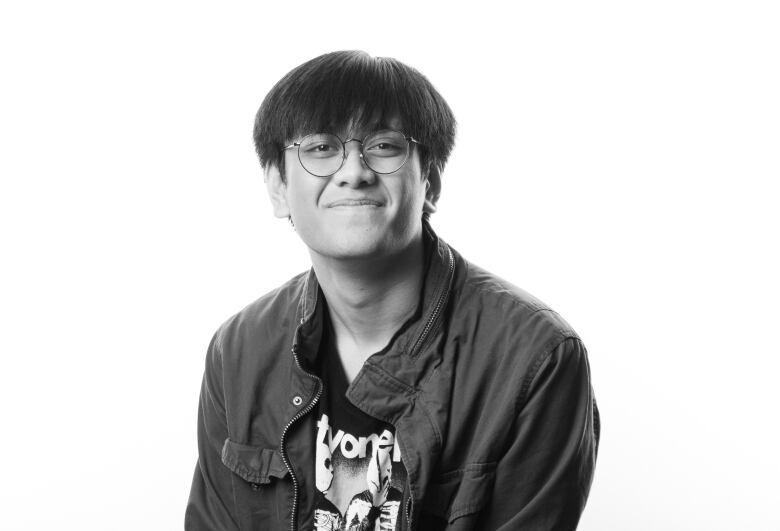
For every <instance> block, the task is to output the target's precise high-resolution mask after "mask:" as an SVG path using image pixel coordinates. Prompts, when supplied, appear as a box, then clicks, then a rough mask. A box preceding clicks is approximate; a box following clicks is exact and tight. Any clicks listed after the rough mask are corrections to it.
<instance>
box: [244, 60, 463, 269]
mask: <svg viewBox="0 0 780 531" xmlns="http://www.w3.org/2000/svg"><path fill="white" fill-rule="evenodd" d="M382 130H395V131H399V132H401V133H402V135H403V136H402V137H401V138H403V137H406V138H408V139H409V140H408V143H406V142H407V141H404V143H403V149H404V150H407V152H408V159H407V160H406V161H405V162H404V163H403V166H402V167H400V168H399V169H398V170H396V171H391V172H390V173H384V172H383V171H382V167H380V165H379V164H372V163H371V161H372V160H375V159H372V154H371V152H369V146H366V145H364V144H362V143H361V141H362V140H364V138H365V137H366V136H367V135H370V134H371V133H375V132H377V131H382ZM315 133H331V134H333V135H335V136H336V137H338V139H340V141H346V142H347V143H346V144H344V145H343V151H342V147H341V143H340V142H339V141H338V140H337V141H335V142H331V143H330V147H328V145H322V146H319V151H318V153H317V156H320V155H321V152H322V151H328V150H329V151H330V152H337V157H336V158H338V159H339V160H341V159H343V165H342V166H341V167H340V168H339V167H338V161H336V165H335V166H333V167H334V168H338V169H337V170H335V173H333V174H330V175H322V176H318V175H321V174H322V173H326V174H327V173H328V172H318V171H317V169H314V171H311V170H312V168H311V167H309V168H308V169H307V168H306V165H302V163H301V161H302V158H303V162H306V160H305V155H303V156H302V158H301V157H299V149H302V148H299V147H298V145H297V144H298V143H300V142H301V141H303V140H304V139H305V138H306V137H307V135H312V134H315ZM331 138H332V137H331ZM454 139H455V119H454V117H453V114H452V111H451V110H450V108H449V106H448V105H447V103H446V102H445V101H444V99H443V98H442V97H441V95H440V94H439V93H438V92H437V91H436V89H435V88H434V87H433V86H432V85H431V83H430V82H429V81H428V80H427V79H426V78H425V77H424V76H423V75H422V74H420V73H419V72H417V71H416V70H414V69H413V68H411V67H409V66H407V65H405V64H403V63H401V62H400V61H398V60H396V59H392V58H381V57H371V56H369V55H368V54H366V53H365V52H360V51H344V52H334V53H329V54H325V55H322V56H320V57H316V58H314V59H312V60H310V61H308V62H306V63H304V64H302V65H300V66H298V67H297V68H295V69H293V70H292V71H291V72H289V73H288V74H287V75H286V76H284V77H283V78H282V79H281V80H280V81H279V82H278V83H277V84H276V85H275V86H274V87H273V88H272V89H271V91H270V92H269V94H268V95H267V96H266V98H265V100H264V101H263V103H262V105H261V106H260V109H259V110H258V112H257V117H256V120H255V128H254V140H255V147H256V149H257V153H258V155H259V157H260V162H261V164H262V165H263V167H264V169H265V172H266V180H267V181H268V183H269V185H268V187H269V193H270V195H271V200H272V202H273V204H274V210H275V213H276V215H278V216H285V217H286V216H291V218H292V220H293V222H294V223H295V226H296V229H297V230H298V232H299V234H300V236H301V237H302V238H303V239H304V241H305V242H306V243H307V245H309V247H310V248H312V249H313V250H315V251H317V250H318V249H316V248H315V247H316V244H320V243H323V242H325V243H327V242H326V241H325V240H326V239H327V237H332V235H333V234H341V235H343V238H342V241H338V242H331V243H336V244H338V245H336V247H341V248H342V250H346V249H347V248H352V249H353V250H354V249H355V243H356V242H357V241H358V235H359V234H361V233H362V234H363V235H364V236H365V238H363V240H362V241H361V242H360V243H362V244H364V245H363V247H365V249H364V250H365V251H366V252H369V251H370V249H369V248H368V247H371V238H372V236H371V233H372V231H373V232H376V233H377V234H378V232H377V231H382V232H383V233H384V235H385V236H388V235H389V236H390V239H393V238H395V239H396V240H403V239H404V238H406V237H407V236H408V233H409V230H411V229H410V227H409V226H410V225H411V224H412V221H411V219H412V218H414V217H416V220H415V221H416V222H417V223H418V224H419V222H420V219H421V218H422V216H423V213H424V212H425V213H428V214H429V213H431V212H433V211H434V210H435V203H436V201H437V200H438V198H439V194H440V190H441V183H440V175H441V171H442V170H443V168H444V165H445V163H446V161H447V158H448V157H449V154H450V152H451V150H452V147H453V144H454ZM350 140H352V141H350ZM385 146H386V144H382V145H381V146H379V149H380V150H384V147H385ZM315 147H316V146H315ZM285 148H287V149H285ZM364 155H365V157H364ZM344 157H346V158H344ZM375 162H376V161H375ZM372 168H373V169H372ZM388 169H390V168H388ZM375 170H378V171H375ZM352 199H357V200H362V199H365V200H366V201H367V202H371V201H374V200H376V202H377V203H379V205H378V208H370V207H371V205H363V206H364V207H365V208H335V209H334V208H329V206H328V205H333V204H334V203H338V202H340V201H342V200H352ZM334 213H337V214H338V215H337V216H333V215H332V214H334ZM383 227H384V228H383ZM325 231H328V232H325ZM404 232H405V233H406V235H404V234H402V233H404ZM393 233H394V235H393ZM350 234H352V236H353V238H352V241H349V235H350ZM323 238H325V239H323ZM385 239H387V238H385ZM374 243H376V245H375V246H374V247H375V249H373V250H374V251H377V252H379V251H381V249H380V248H379V247H381V245H380V243H381V242H374ZM385 243H387V242H385ZM396 243H398V242H396ZM396 246H397V245H396ZM322 250H323V251H327V249H325V248H323V249H322ZM336 254H338V252H336ZM347 254H349V253H347ZM358 254H359V253H358Z"/></svg>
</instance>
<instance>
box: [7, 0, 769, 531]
mask: <svg viewBox="0 0 780 531" xmlns="http://www.w3.org/2000/svg"><path fill="white" fill-rule="evenodd" d="M509 5H510V4H509V3H507V4H506V5H504V4H501V3H497V2H488V1H480V2H474V3H470V5H469V7H468V8H460V7H457V6H456V5H454V4H453V3H434V2H422V1H418V2H408V3H407V2H404V1H400V0H399V1H389V2H322V1H320V2H307V1H298V2H289V3H286V4H284V5H283V4H282V3H281V2H278V3H276V4H274V5H273V6H268V5H261V3H260V2H255V3H245V4H237V3H231V2H223V3H219V4H218V3H216V2H213V3H204V2H170V1H156V2H132V3H131V2H126V3H119V2H83V1H79V2H32V1H30V2H9V3H7V4H4V7H3V8H2V9H1V10H0V54H2V64H1V66H0V68H1V72H2V74H1V75H2V83H1V84H0V91H1V92H2V97H1V98H0V135H1V136H0V152H1V153H2V155H1V156H0V171H1V173H2V189H1V190H0V222H1V224H0V230H1V231H2V261H1V262H0V264H2V265H1V266H0V267H2V275H0V283H2V284H1V286H0V288H1V290H2V291H1V292H0V304H1V305H2V307H1V310H0V311H1V312H2V313H1V314H0V322H2V347H0V352H1V353H2V372H0V374H1V375H2V376H0V379H1V380H0V381H1V382H2V385H0V408H2V409H1V410H0V414H1V416H0V418H1V419H2V424H3V428H2V439H0V444H2V450H1V451H0V493H1V495H2V497H1V498H0V499H1V500H2V501H1V502H0V504H1V505H2V510H1V511H0V528H2V529H9V530H16V529H78V530H108V529H111V530H137V529H155V530H156V529H160V530H167V529H181V528H182V524H183V513H184V507H185V504H186V500H187V496H188V493H189V487H190V481H191V478H192V472H193V470H194V466H195V460H196V433H195V425H196V407H197V399H198V393H199V387H200V379H201V375H202V370H203V362H204V356H205V350H206V346H207V344H208V341H209V339H210V338H211V335H212V333H213V332H214V330H215V329H216V328H217V326H218V325H219V324H220V323H221V322H222V321H224V320H225V319H226V318H227V317H228V316H230V315H231V314H232V313H234V312H236V311H237V310H239V309H240V308H242V307H243V306H244V305H245V304H247V303H248V302H250V301H251V300H253V299H255V298H256V297H258V296H259V295H261V294H262V293H264V292H266V291H268V290H270V289H272V288H273V287H275V286H276V285H278V284H279V283H281V282H282V281H284V280H286V279H287V278H288V277H290V276H292V275H293V274H294V273H297V272H299V271H302V270H304V269H306V268H307V266H308V257H307V254H306V252H305V248H304V247H303V245H302V243H300V241H299V240H298V239H297V237H296V235H295V233H294V232H293V231H292V230H291V228H290V227H289V225H288V224H287V222H286V221H285V220H278V219H276V218H273V217H272V215H271V212H270V208H269V205H268V202H267V199H266V197H265V191H264V188H263V184H262V176H261V173H260V169H259V165H258V163H257V161H256V158H255V155H254V151H253V145H252V141H251V129H252V123H253V117H254V113H255V111H256V109H257V107H258V106H259V104H260V102H261V100H262V98H263V96H264V95H265V94H266V92H267V91H268V90H269V89H270V88H271V86H272V85H273V84H274V83H275V82H276V81H277V80H278V79H279V78H280V77H281V76H282V75H283V74H285V73H286V72H287V71H288V70H290V69H291V68H293V67H294V66H297V65H298V64H300V63H302V62H303V61H305V60H307V59H310V58H312V57H314V56H316V55H319V54H321V53H324V52H328V51H333V50H338V49H352V48H360V49H364V50H366V51H368V52H369V53H371V54H373V55H389V56H394V57H397V58H399V59H401V60H403V61H405V62H407V63H409V64H411V65H412V66H414V67H416V68H418V69H419V70H421V71H422V72H423V73H425V74H426V75H427V76H428V77H429V78H430V79H431V81H432V82H433V83H434V84H435V85H436V86H437V87H438V88H439V90H440V91H441V93H442V94H443V95H444V97H445V98H446V99H447V100H448V102H449V103H450V105H451V106H452V108H453V110H454V112H455V114H456V116H457V118H458V121H459V135H458V141H457V146H456V149H455V152H454V154H453V156H452V158H451V162H450V164H449V165H448V167H447V169H446V171H445V174H444V181H443V194H442V199H441V202H440V205H439V206H440V210H439V213H437V214H436V215H435V216H434V218H433V225H434V227H435V228H436V229H437V230H438V232H439V233H440V235H441V236H442V237H443V238H444V239H445V240H446V241H448V242H449V243H450V244H452V245H453V246H454V247H455V248H456V249H458V250H459V251H460V252H461V253H462V254H464V255H465V256H466V257H467V258H469V259H471V260H472V261H474V262H476V263H477V264H479V265H481V266H483V267H485V268H487V269H489V270H492V271H493V272H495V273H498V274H499V275H501V276H503V277H505V278H507V279H508V280H510V281H512V282H513V283H515V284H517V285H520V286H522V287H523V288H525V289H527V290H529V291H531V292H532V293H534V294H536V295H537V296H538V297H540V298H541V299H542V300H544V301H546V302H547V303H549V304H550V305H552V306H553V307H554V308H556V309H557V310H558V311H559V312H560V313H561V314H562V315H564V316H565V317H566V318H567V320H568V321H570V322H571V324H572V325H573V326H574V327H575V328H576V329H577V330H578V331H579V333H580V334H581V336H582V337H583V339H584V340H585V343H586V345H587V346H588V349H589V352H590V359H591V368H592V374H593V385H594V387H595V390H596V394H597V398H598V401H599V406H600V408H601V413H602V418H603V433H602V442H601V448H600V454H599V462H598V467H597V470H596V477H595V480H594V483H593V487H592V491H591V496H590V501H589V504H588V506H587V508H586V510H585V513H584V514H583V517H582V521H581V526H580V529H582V530H586V531H595V530H659V529H664V530H665V529H673V530H688V529H696V530H698V529H702V530H735V529H740V530H742V529H751V530H753V529H761V530H764V529H765V530H769V529H775V530H776V529H780V513H779V512H778V511H777V508H776V505H777V503H778V501H779V500H780V487H778V485H780V481H778V475H779V474H780V458H778V453H777V448H780V433H779V430H778V417H779V415H778V412H777V408H778V406H779V405H780V392H778V390H777V380H778V371H780V363H779V362H778V356H779V355H780V349H779V348H778V340H777V337H776V336H777V332H778V318H780V315H779V312H778V311H777V301H778V299H779V298H780V283H779V282H778V271H780V260H779V259H778V229H777V227H778V226H780V223H778V221H780V220H779V219H778V217H779V216H778V206H777V203H778V199H780V195H778V191H777V190H778V186H777V183H778V179H779V178H780V171H779V170H780V162H779V157H778V152H779V150H778V148H779V147H780V103H779V102H780V97H778V95H780V72H779V65H780V61H779V59H780V52H779V51H780V37H779V35H780V31H778V27H780V17H778V8H777V7H776V4H775V3H774V2H751V1H741V2H737V1H733V2H725V1H707V2H705V1H700V2H693V1H653V2H650V1H647V2H620V1H613V2H606V1H597V2H533V3H531V2H528V3H520V4H515V5H513V7H511V8H510V7H508V6H509Z"/></svg>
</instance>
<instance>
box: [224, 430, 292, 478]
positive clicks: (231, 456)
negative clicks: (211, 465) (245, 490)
mask: <svg viewBox="0 0 780 531" xmlns="http://www.w3.org/2000/svg"><path fill="white" fill-rule="evenodd" d="M222 463H223V464H224V465H225V466H226V467H228V468H229V469H230V470H232V471H233V473H235V474H236V475H238V476H239V477H240V478H242V479H243V480H244V481H246V482H247V483H251V484H253V485H263V484H267V483H270V482H271V478H278V479H281V478H283V477H284V476H286V475H287V467H286V466H284V461H282V456H281V455H280V454H279V451H278V450H276V449H271V448H261V447H259V446H248V445H245V444H238V443H237V442H234V441H231V440H230V439H225V444H224V445H223V446H222Z"/></svg>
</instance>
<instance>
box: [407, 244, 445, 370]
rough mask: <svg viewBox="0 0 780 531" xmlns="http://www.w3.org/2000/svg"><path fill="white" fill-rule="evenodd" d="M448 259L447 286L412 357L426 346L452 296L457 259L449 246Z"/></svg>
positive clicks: (415, 344)
mask: <svg viewBox="0 0 780 531" xmlns="http://www.w3.org/2000/svg"><path fill="white" fill-rule="evenodd" d="M447 255H448V256H447V258H448V264H447V268H448V273H447V277H448V278H447V285H446V286H445V287H444V289H442V291H441V294H440V295H439V299H438V300H437V301H436V306H435V307H434V308H433V312H431V318H430V319H428V322H427V323H425V327H424V328H423V331H422V334H420V337H418V338H417V341H415V343H414V347H412V350H411V351H410V353H411V356H412V357H414V356H415V355H416V354H417V352H418V350H419V349H420V348H422V345H423V344H424V342H425V340H426V339H427V338H428V334H430V333H431V330H433V326H434V325H435V324H436V321H437V318H438V317H439V313H440V312H441V309H442V308H443V307H444V303H445V302H446V301H447V298H448V297H449V295H450V282H452V274H453V271H454V270H455V259H454V258H453V256H452V251H451V250H450V247H449V245H448V246H447Z"/></svg>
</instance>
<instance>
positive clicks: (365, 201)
mask: <svg viewBox="0 0 780 531" xmlns="http://www.w3.org/2000/svg"><path fill="white" fill-rule="evenodd" d="M360 206H372V207H381V206H383V203H382V202H381V201H378V200H376V199H370V198H368V197H361V198H356V199H339V200H338V201H333V202H331V203H328V204H327V207H328V208H336V207H360Z"/></svg>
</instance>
